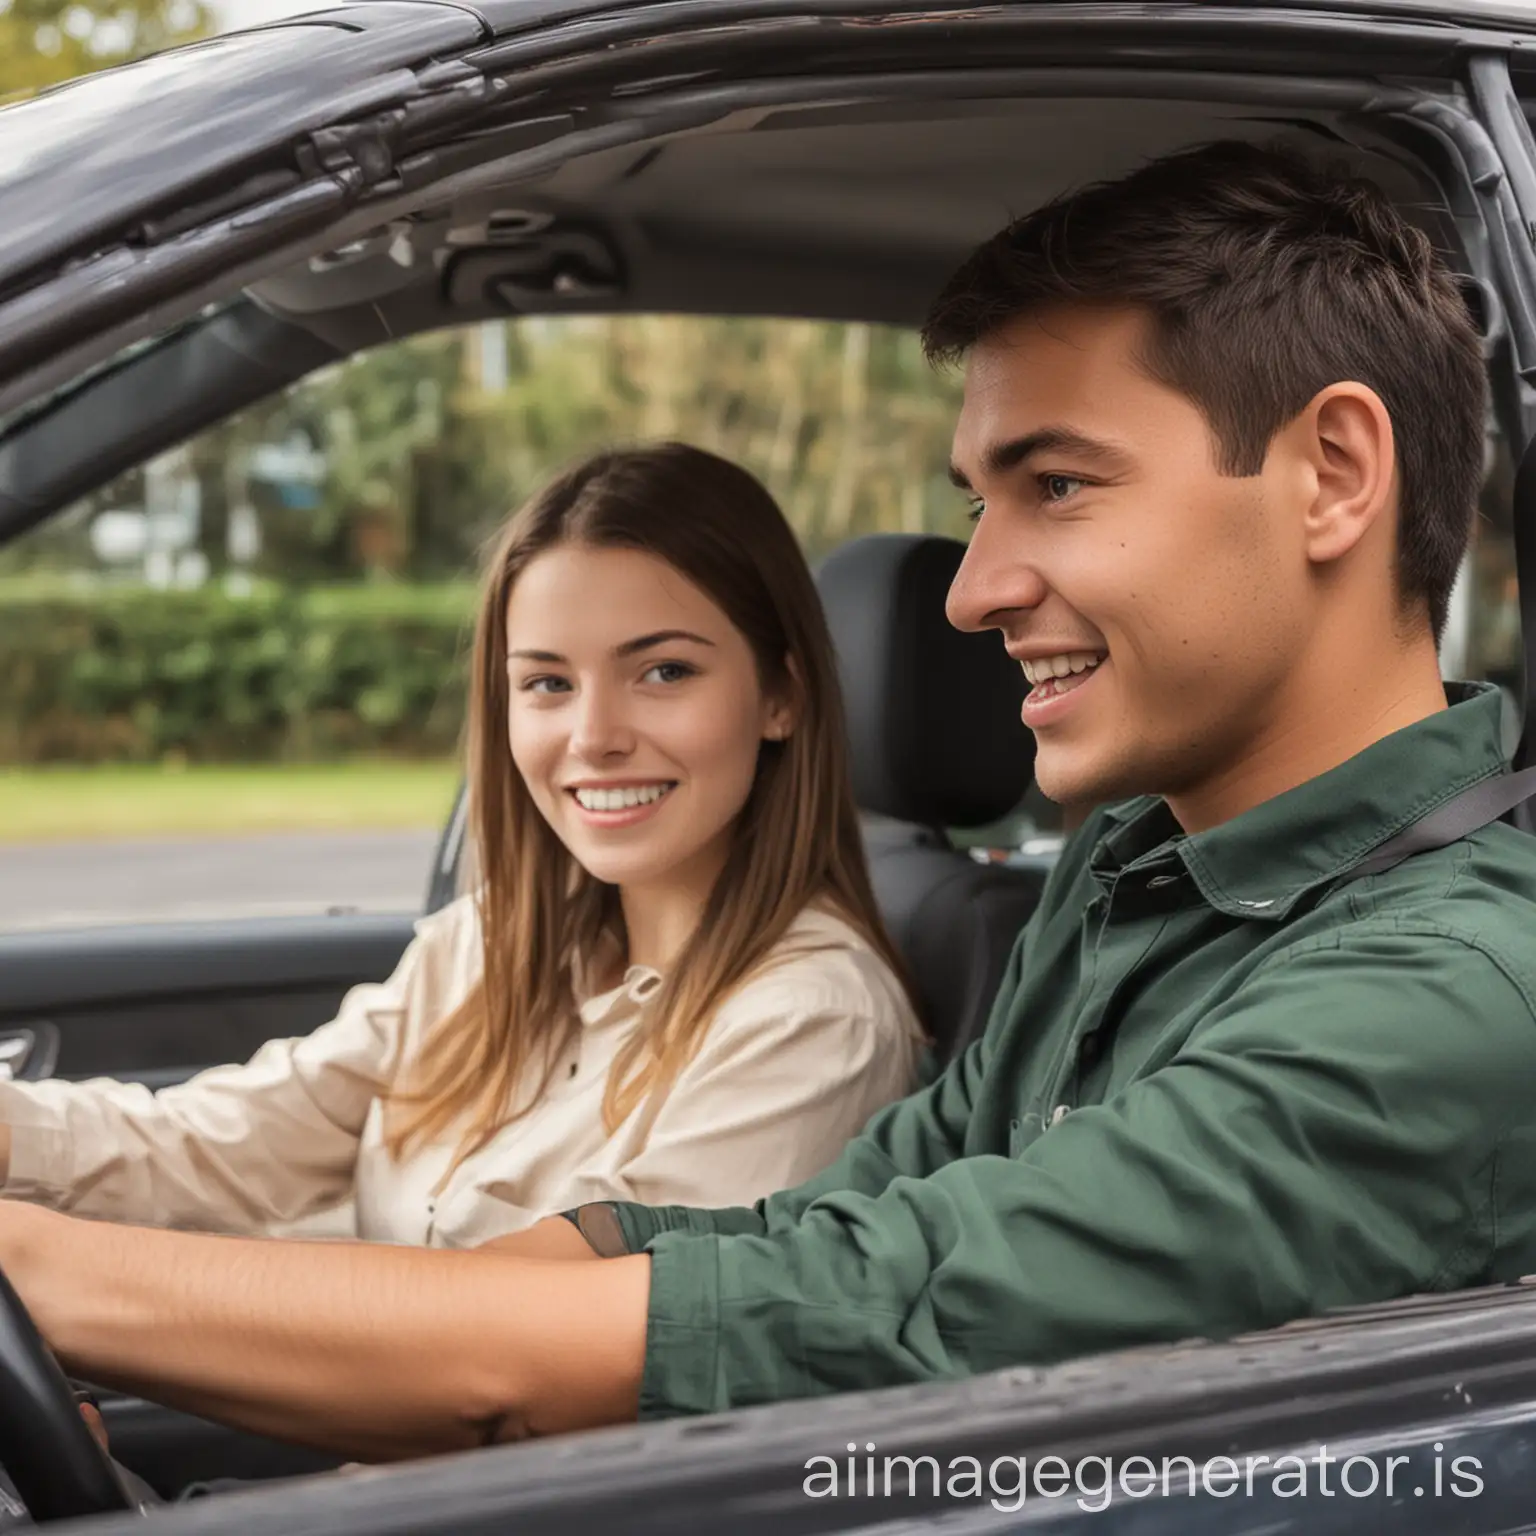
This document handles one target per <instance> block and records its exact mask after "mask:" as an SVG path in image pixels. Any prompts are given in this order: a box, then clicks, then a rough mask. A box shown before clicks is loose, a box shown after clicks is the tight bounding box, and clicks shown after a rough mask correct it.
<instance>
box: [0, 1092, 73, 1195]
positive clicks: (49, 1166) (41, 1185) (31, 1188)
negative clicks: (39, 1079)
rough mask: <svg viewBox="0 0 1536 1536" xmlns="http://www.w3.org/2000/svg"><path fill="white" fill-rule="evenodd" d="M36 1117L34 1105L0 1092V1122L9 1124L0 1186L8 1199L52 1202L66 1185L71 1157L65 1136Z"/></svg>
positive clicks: (69, 1174) (68, 1184)
mask: <svg viewBox="0 0 1536 1536" xmlns="http://www.w3.org/2000/svg"><path fill="white" fill-rule="evenodd" d="M36 1120H37V1116H36V1111H35V1106H32V1105H29V1104H25V1103H19V1102H18V1101H17V1096H16V1095H14V1094H11V1093H5V1092H0V1121H4V1122H5V1123H6V1124H7V1125H9V1127H10V1132H11V1157H10V1165H9V1168H8V1169H7V1172H6V1177H5V1182H4V1185H3V1186H0V1188H3V1190H4V1193H5V1195H6V1196H7V1197H8V1198H10V1199H15V1200H30V1201H32V1202H33V1203H34V1204H37V1205H44V1204H52V1203H53V1202H54V1201H56V1200H59V1199H60V1198H62V1197H63V1195H64V1194H65V1193H66V1192H67V1191H68V1190H69V1188H70V1184H71V1171H72V1169H73V1166H74V1159H73V1154H72V1151H71V1147H70V1139H69V1136H68V1135H67V1134H66V1133H65V1132H64V1131H62V1130H60V1129H58V1128H57V1127H55V1126H52V1125H39V1124H37V1123H36ZM29 1122H31V1123H29Z"/></svg>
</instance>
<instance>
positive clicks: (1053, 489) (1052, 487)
mask: <svg viewBox="0 0 1536 1536" xmlns="http://www.w3.org/2000/svg"><path fill="white" fill-rule="evenodd" d="M1083 485H1084V482H1083V481H1081V480H1079V479H1078V478H1077V476H1076V475H1041V476H1040V489H1041V490H1042V491H1044V492H1045V499H1046V500H1047V501H1066V500H1067V498H1068V497H1070V496H1072V495H1073V494H1074V493H1075V492H1077V491H1079V490H1081V489H1082V487H1083Z"/></svg>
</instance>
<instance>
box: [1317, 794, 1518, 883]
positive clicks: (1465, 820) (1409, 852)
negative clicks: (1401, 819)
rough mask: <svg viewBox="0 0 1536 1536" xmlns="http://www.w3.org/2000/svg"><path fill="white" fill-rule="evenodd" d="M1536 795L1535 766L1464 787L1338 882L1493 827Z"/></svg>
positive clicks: (1387, 842) (1391, 839)
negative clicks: (1487, 827) (1500, 819)
mask: <svg viewBox="0 0 1536 1536" xmlns="http://www.w3.org/2000/svg"><path fill="white" fill-rule="evenodd" d="M1533 796H1536V768H1522V769H1521V770H1520V771H1519V772H1518V773H1501V774H1499V775H1498V776H1497V777H1495V778H1491V779H1483V780H1481V781H1480V782H1479V783H1476V784H1474V785H1472V787H1471V788H1470V789H1464V790H1463V791H1462V792H1461V793H1460V794H1459V795H1457V796H1455V798H1454V799H1451V800H1447V801H1446V802H1445V804H1444V805H1437V806H1436V807H1435V808H1434V810H1432V811H1426V812H1425V814H1424V815H1422V816H1421V817H1419V819H1418V820H1417V821H1416V822H1414V823H1413V824H1412V825H1411V826H1407V827H1404V828H1403V830H1402V831H1401V832H1399V833H1397V834H1396V836H1394V837H1389V838H1388V839H1387V841H1386V842H1384V843H1383V844H1382V845H1381V846H1380V847H1379V848H1377V849H1376V850H1375V851H1374V852H1373V853H1369V854H1367V855H1366V856H1365V858H1363V859H1361V861H1360V862H1359V863H1358V864H1356V865H1355V866H1354V868H1353V869H1349V870H1346V871H1345V872H1344V873H1343V874H1342V875H1340V876H1339V877H1338V878H1337V879H1336V880H1335V881H1334V884H1335V885H1343V884H1345V883H1346V882H1348V881H1350V880H1359V879H1362V878H1363V877H1364V876H1366V875H1379V874H1381V873H1382V872H1383V871H1384V870H1388V869H1391V868H1392V867H1393V866H1394V865H1397V864H1401V863H1402V862H1403V860H1404V859H1409V858H1412V857H1413V855H1414V854H1416V853H1428V852H1429V851H1430V850H1431V849H1432V848H1444V847H1445V846H1446V845H1447V844H1449V843H1454V842H1456V841H1458V840H1459V839H1461V838H1463V837H1467V836H1469V835H1470V834H1471V833H1473V832H1477V831H1479V830H1480V829H1481V828H1483V827H1486V826H1491V825H1492V824H1493V823H1494V822H1496V821H1497V820H1498V819H1499V818H1500V817H1501V816H1506V815H1508V814H1509V812H1510V811H1512V810H1514V808H1515V807H1516V806H1517V805H1523V804H1524V803H1525V802H1526V801H1527V800H1529V799H1531V798H1532V797H1533Z"/></svg>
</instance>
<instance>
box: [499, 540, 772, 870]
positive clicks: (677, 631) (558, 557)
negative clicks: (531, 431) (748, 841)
mask: <svg viewBox="0 0 1536 1536" xmlns="http://www.w3.org/2000/svg"><path fill="white" fill-rule="evenodd" d="M507 668H508V674H507V676H508V683H509V699H510V708H509V711H508V720H507V731H508V739H509V741H510V743H511V748H512V757H513V761H514V762H515V763H516V765H517V769H518V772H519V773H520V774H521V775H522V777H523V781H524V783H525V784H526V785H527V786H528V792H529V794H530V795H531V796H532V798H533V801H534V804H535V805H536V806H537V807H538V809H539V812H540V814H541V815H543V817H544V818H545V820H546V821H547V822H548V823H549V825H550V827H551V828H552V829H553V830H554V832H555V834H556V835H557V836H558V837H559V838H560V840H561V842H562V843H564V844H565V846H566V847H567V848H568V849H569V850H570V852H571V854H572V856H573V857H574V858H575V859H576V860H577V861H578V862H579V863H580V864H581V865H582V867H583V868H585V869H586V870H587V872H588V873H589V874H591V875H592V876H593V877H594V878H595V879H597V880H600V881H603V882H604V883H605V884H610V885H618V886H623V887H626V888H629V889H632V890H633V889H641V888H646V887H655V886H669V887H686V888H689V889H692V890H696V891H698V892H701V893H702V892H704V891H707V890H708V888H709V886H710V885H712V884H713V882H714V879H715V877H716V876H717V875H718V873H719V871H720V869H721V868H722V867H723V865H724V862H725V858H726V854H727V853H728V851H729V848H730V843H731V837H732V835H733V829H734V826H735V823H736V819H737V817H738V816H739V815H740V813H741V811H742V808H743V807H744V806H745V804H746V802H747V797H748V795H749V794H750V793H751V790H752V784H753V781H754V779H755V777H756V774H757V764H758V753H759V750H760V747H761V744H762V742H763V740H764V739H765V738H768V739H774V738H776V737H782V736H783V734H784V733H785V732H786V731H787V729H788V727H789V723H790V720H789V712H788V708H787V705H786V703H785V702H784V701H782V700H777V699H773V698H770V697H769V696H768V695H767V693H766V692H765V691H764V687H763V683H762V680H761V678H760V677H759V673H758V667H757V663H756V659H755V657H754V656H753V654H752V649H751V647H750V646H749V644H748V643H747V640H746V638H745V637H744V636H743V635H742V634H741V633H740V631H738V630H737V629H736V628H735V626H734V625H733V624H732V623H731V622H730V620H729V619H728V618H727V617H726V615H725V614H724V612H722V611H721V609H720V608H719V607H718V606H717V605H716V604H715V603H714V602H713V600H712V599H710V598H709V597H708V596H707V595H706V594H705V593H704V592H703V591H701V590H700V589H699V588H698V587H697V586H695V585H694V584H693V583H692V582H691V581H689V580H688V579H687V578H686V577H684V576H682V575H681V574H679V572H677V571H676V570H674V569H673V568H672V567H671V566H669V565H668V564H666V562H664V561H662V560H659V559H657V558H656V557H655V556H654V555H649V554H646V553H644V552H642V551H640V550H634V549H612V548H592V547H589V546H586V545H581V544H565V545H560V546H558V547H557V548H554V549H551V550H547V551H546V552H545V553H544V554H541V555H539V556H537V557H536V558H535V559H534V560H533V561H531V562H530V564H529V565H528V567H527V569H526V570H524V571H523V573H522V574H521V575H520V576H519V577H518V579H517V581H516V583H515V585H514V586H513V589H512V595H511V598H510V600H509V602H508V605H507Z"/></svg>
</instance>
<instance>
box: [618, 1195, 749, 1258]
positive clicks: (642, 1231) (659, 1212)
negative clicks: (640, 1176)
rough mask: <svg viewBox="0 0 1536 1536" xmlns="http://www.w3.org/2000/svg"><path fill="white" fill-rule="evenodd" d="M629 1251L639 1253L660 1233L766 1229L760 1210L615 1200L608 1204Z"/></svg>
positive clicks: (729, 1233)
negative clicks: (639, 1203) (642, 1203)
mask: <svg viewBox="0 0 1536 1536" xmlns="http://www.w3.org/2000/svg"><path fill="white" fill-rule="evenodd" d="M610 1208H611V1209H612V1211H613V1214H614V1217H615V1219H616V1220H617V1221H618V1224H619V1230H620V1231H621V1232H622V1233H623V1234H624V1242H625V1244H626V1245H627V1247H628V1250H629V1252H630V1253H640V1252H642V1251H643V1250H644V1249H645V1247H646V1245H647V1244H648V1243H650V1241H651V1239H652V1238H655V1237H659V1236H661V1234H662V1233H663V1232H686V1233H690V1234H691V1235H693V1236H695V1237H748V1236H758V1237H760V1236H761V1235H762V1234H763V1232H764V1230H765V1228H764V1225H763V1217H762V1213H761V1210H760V1209H756V1208H750V1209H749V1208H748V1207H746V1206H741V1207H739V1208H738V1207H736V1206H725V1207H722V1208H721V1209H719V1210H706V1209H703V1208H699V1207H695V1206H690V1205H636V1204H633V1203H632V1202H629V1201H625V1200H615V1201H613V1202H612V1204H611V1207H610Z"/></svg>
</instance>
